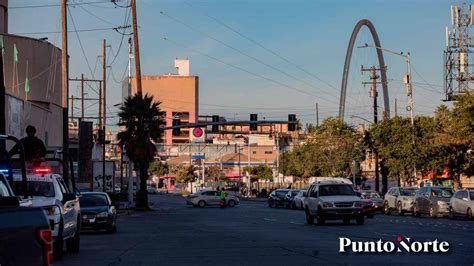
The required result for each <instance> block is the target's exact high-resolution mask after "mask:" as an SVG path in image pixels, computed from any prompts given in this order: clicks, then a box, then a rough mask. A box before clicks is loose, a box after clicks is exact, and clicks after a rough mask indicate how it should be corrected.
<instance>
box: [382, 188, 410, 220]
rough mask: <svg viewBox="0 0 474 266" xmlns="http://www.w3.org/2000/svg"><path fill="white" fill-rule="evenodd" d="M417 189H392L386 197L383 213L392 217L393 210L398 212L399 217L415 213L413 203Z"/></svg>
mask: <svg viewBox="0 0 474 266" xmlns="http://www.w3.org/2000/svg"><path fill="white" fill-rule="evenodd" d="M417 191H418V188H417V187H392V188H390V189H389V190H388V191H387V193H386V194H385V196H384V205H383V211H384V213H385V214H386V215H390V214H391V213H392V210H396V211H397V214H398V215H404V214H405V212H411V213H413V211H414V209H413V203H414V202H415V195H416V192H417Z"/></svg>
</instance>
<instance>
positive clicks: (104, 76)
mask: <svg viewBox="0 0 474 266" xmlns="http://www.w3.org/2000/svg"><path fill="white" fill-rule="evenodd" d="M102 83H103V85H102V90H103V95H102V97H104V99H103V109H104V111H103V115H104V117H103V120H104V121H103V124H102V132H103V134H104V139H103V143H102V178H103V179H102V181H103V185H102V189H103V190H104V192H106V189H105V183H106V182H105V179H106V178H105V139H106V137H105V135H106V134H105V122H106V117H107V115H106V114H107V105H106V104H107V101H106V91H107V90H106V88H107V86H106V84H107V42H106V40H105V39H104V41H103V46H102ZM112 183H113V182H112Z"/></svg>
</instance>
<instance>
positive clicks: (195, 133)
mask: <svg viewBox="0 0 474 266" xmlns="http://www.w3.org/2000/svg"><path fill="white" fill-rule="evenodd" d="M189 138H190V139H191V142H195V143H196V142H202V143H204V142H206V128H205V127H195V128H193V129H192V130H191V131H190V136H189Z"/></svg>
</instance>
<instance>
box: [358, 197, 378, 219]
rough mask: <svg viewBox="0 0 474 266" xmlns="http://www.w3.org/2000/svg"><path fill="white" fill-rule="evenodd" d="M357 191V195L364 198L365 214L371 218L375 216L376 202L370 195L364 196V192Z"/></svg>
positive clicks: (363, 207)
mask: <svg viewBox="0 0 474 266" xmlns="http://www.w3.org/2000/svg"><path fill="white" fill-rule="evenodd" d="M356 193H357V196H358V197H360V199H361V200H362V212H363V213H364V215H365V216H366V217H367V218H369V219H372V218H374V216H375V210H376V207H375V204H374V202H373V201H372V200H371V199H370V198H369V197H364V196H363V195H362V193H360V192H356Z"/></svg>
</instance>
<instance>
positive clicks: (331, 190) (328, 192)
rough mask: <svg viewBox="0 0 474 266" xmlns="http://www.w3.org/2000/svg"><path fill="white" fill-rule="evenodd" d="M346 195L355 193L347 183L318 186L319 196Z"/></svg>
mask: <svg viewBox="0 0 474 266" xmlns="http://www.w3.org/2000/svg"><path fill="white" fill-rule="evenodd" d="M336 195H348V196H355V195H356V193H355V191H354V190H353V189H352V187H351V186H349V185H336V186H335V185H325V186H320V187H319V196H336Z"/></svg>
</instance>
